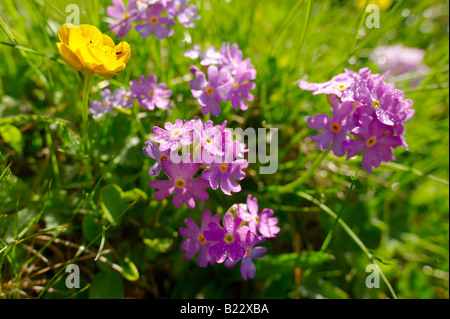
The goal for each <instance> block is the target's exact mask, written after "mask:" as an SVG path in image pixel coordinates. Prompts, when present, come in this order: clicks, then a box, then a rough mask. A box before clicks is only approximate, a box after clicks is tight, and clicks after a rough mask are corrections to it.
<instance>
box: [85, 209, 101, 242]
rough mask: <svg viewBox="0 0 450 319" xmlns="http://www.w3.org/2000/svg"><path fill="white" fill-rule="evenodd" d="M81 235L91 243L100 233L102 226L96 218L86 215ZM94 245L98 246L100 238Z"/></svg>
mask: <svg viewBox="0 0 450 319" xmlns="http://www.w3.org/2000/svg"><path fill="white" fill-rule="evenodd" d="M82 228H83V233H84V236H86V238H87V240H89V241H93V240H94V239H95V238H96V237H97V236H98V235H99V234H101V232H102V226H101V225H100V221H99V219H98V218H95V217H93V216H91V215H86V216H85V217H84V219H83V224H82ZM95 243H96V244H100V237H99V238H97V240H96V241H95Z"/></svg>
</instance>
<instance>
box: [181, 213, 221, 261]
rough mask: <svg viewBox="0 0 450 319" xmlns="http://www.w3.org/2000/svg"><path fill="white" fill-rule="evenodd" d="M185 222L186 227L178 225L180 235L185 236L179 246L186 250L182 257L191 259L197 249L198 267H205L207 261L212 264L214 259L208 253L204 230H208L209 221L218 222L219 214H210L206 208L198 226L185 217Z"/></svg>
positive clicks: (208, 244)
mask: <svg viewBox="0 0 450 319" xmlns="http://www.w3.org/2000/svg"><path fill="white" fill-rule="evenodd" d="M185 223H186V226H187V227H180V229H179V233H180V236H181V237H184V238H187V240H185V241H183V242H182V243H181V246H180V249H181V250H184V251H185V252H186V253H185V254H184V255H183V258H184V259H186V260H187V259H191V258H192V257H194V256H195V254H196V253H197V252H198V251H199V254H198V257H197V263H198V265H199V266H200V267H202V268H206V266H208V263H210V264H211V265H214V264H215V262H216V260H215V258H214V257H213V256H210V255H209V253H208V250H209V247H211V243H210V242H208V241H207V240H206V238H205V235H204V232H205V231H207V230H210V229H209V226H208V225H209V224H210V223H215V224H218V223H220V216H219V215H214V216H211V211H210V210H209V209H207V210H205V212H204V213H203V215H202V221H201V227H200V228H199V227H198V226H197V224H196V223H195V221H193V220H192V219H191V218H186V220H185Z"/></svg>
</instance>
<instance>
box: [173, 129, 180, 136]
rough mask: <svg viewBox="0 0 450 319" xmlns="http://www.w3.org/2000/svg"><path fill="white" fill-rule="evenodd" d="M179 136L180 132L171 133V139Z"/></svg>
mask: <svg viewBox="0 0 450 319" xmlns="http://www.w3.org/2000/svg"><path fill="white" fill-rule="evenodd" d="M180 134H181V132H180V130H175V131H173V132H172V137H177V136H178V135H180Z"/></svg>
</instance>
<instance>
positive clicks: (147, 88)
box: [130, 75, 172, 111]
mask: <svg viewBox="0 0 450 319" xmlns="http://www.w3.org/2000/svg"><path fill="white" fill-rule="evenodd" d="M157 82H158V79H157V77H156V76H154V75H150V76H149V77H148V78H146V77H145V76H143V75H142V76H141V77H140V78H139V82H137V81H136V80H133V81H132V82H131V83H132V84H131V88H130V90H131V92H133V94H135V95H136V96H137V97H138V101H139V104H140V105H141V106H143V107H145V108H146V109H147V110H149V111H153V110H154V109H155V106H156V107H157V108H159V109H161V110H166V109H167V108H168V107H169V106H171V105H172V101H170V100H168V99H169V98H170V97H171V96H172V91H171V90H167V85H166V84H165V83H159V84H158V83H157Z"/></svg>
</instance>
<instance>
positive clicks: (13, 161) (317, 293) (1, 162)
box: [0, 0, 449, 298]
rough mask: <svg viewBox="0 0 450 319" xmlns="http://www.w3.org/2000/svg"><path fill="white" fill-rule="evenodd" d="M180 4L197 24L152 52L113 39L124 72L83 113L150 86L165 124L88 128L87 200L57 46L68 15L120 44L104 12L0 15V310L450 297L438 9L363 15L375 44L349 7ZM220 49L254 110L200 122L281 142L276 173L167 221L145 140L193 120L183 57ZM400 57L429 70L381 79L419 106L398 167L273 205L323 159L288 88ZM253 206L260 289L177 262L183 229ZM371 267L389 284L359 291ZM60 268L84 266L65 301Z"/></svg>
mask: <svg viewBox="0 0 450 319" xmlns="http://www.w3.org/2000/svg"><path fill="white" fill-rule="evenodd" d="M192 2H193V3H195V4H197V5H198V6H199V14H200V16H201V19H200V20H199V21H196V28H194V29H185V28H183V26H181V25H179V24H177V26H176V27H175V28H174V30H175V34H174V35H173V36H172V37H170V38H166V39H164V40H163V41H159V40H157V39H156V38H154V37H150V38H147V39H143V38H141V37H140V36H139V34H138V33H136V32H135V31H134V30H132V31H131V32H130V33H129V34H128V35H127V36H126V37H125V38H124V40H125V41H127V42H128V43H130V45H131V47H132V56H131V59H130V61H129V63H128V65H127V68H126V69H125V70H124V71H122V72H120V74H119V75H118V76H116V77H114V78H112V79H111V80H109V81H105V80H104V79H102V78H100V77H95V78H94V82H93V83H94V87H93V90H92V92H91V100H92V99H99V98H100V96H99V93H100V91H101V89H103V88H105V87H110V88H111V90H114V89H116V88H118V87H119V86H121V85H124V86H125V87H128V83H129V81H130V80H132V79H138V78H139V76H140V75H149V74H155V75H156V76H157V77H158V79H159V80H160V81H163V82H166V83H168V86H169V88H170V89H171V90H173V96H172V100H173V101H174V107H173V108H171V110H169V111H167V112H166V111H161V110H156V111H153V112H148V111H145V110H144V109H139V108H138V107H137V105H136V106H135V107H134V109H133V112H129V113H126V112H119V113H117V114H114V115H111V116H106V117H105V118H103V119H102V120H99V121H94V120H92V119H90V124H89V125H90V126H89V132H90V133H89V134H90V136H91V137H92V138H93V149H92V154H91V155H92V165H93V174H94V179H95V184H94V185H89V184H86V182H85V181H86V177H85V171H84V166H83V165H82V160H81V158H80V155H79V150H80V137H79V135H80V132H81V114H82V113H81V107H82V105H81V96H82V77H81V76H80V74H78V73H77V72H74V71H73V70H71V69H70V68H69V67H68V66H67V65H66V64H65V63H64V61H63V60H62V59H61V58H60V56H59V54H58V52H57V47H56V42H58V38H57V35H56V32H57V30H58V28H59V27H60V25H61V24H63V23H65V20H66V16H67V15H68V14H69V13H66V12H65V8H66V5H67V4H72V3H73V4H77V5H79V6H80V8H81V21H80V22H81V23H89V24H92V25H95V26H97V27H98V28H99V29H100V30H102V31H103V32H104V33H106V34H108V35H110V36H112V37H113V39H114V40H115V41H116V42H117V41H119V39H115V38H114V36H113V34H112V33H111V32H110V31H109V29H108V20H107V16H106V7H107V6H108V5H111V1H108V0H95V1H87V0H86V1H84V0H83V1H75V0H70V1H69V0H67V1H56V0H54V1H46V0H2V1H1V3H0V16H1V18H2V20H3V22H2V29H4V30H6V29H8V30H9V32H10V35H9V36H7V35H6V33H5V32H3V31H0V276H1V280H0V283H1V286H0V297H1V298H36V297H39V298H123V297H126V298H386V297H388V298H391V297H393V294H392V292H391V291H390V289H389V287H388V285H387V283H386V281H387V282H389V283H390V285H391V287H392V290H393V291H394V292H395V294H396V295H397V297H399V298H449V292H448V291H449V290H448V288H449V223H448V209H449V184H448V174H449V126H448V125H449V118H448V116H449V109H448V106H449V95H448V80H449V78H448V74H449V49H448V45H449V19H448V12H449V2H448V1H432V0H426V1H418V0H411V1H393V2H390V1H376V2H377V3H379V4H382V5H383V9H385V10H382V11H381V25H380V26H381V27H380V28H379V29H367V28H365V27H364V25H363V22H364V16H363V13H364V9H363V8H361V7H360V6H357V4H356V3H355V2H353V1H337V0H321V1H308V0H304V1H300V0H299V1H295V0H287V1H271V0H246V1H240V0H227V1H225V0H199V1H192ZM357 2H361V1H357ZM384 7H385V8H384ZM361 26H362V28H361ZM222 42H230V43H238V44H239V47H240V48H241V49H242V50H243V52H244V56H245V57H248V58H251V60H252V63H253V64H254V66H255V68H256V69H257V72H258V75H257V80H256V89H255V90H254V91H253V93H254V95H255V97H256V98H255V101H254V102H252V103H251V104H250V107H249V110H247V111H245V112H243V111H238V112H236V111H234V110H233V109H232V107H231V105H230V103H227V104H223V105H222V113H221V114H220V116H218V117H217V118H212V119H213V121H214V123H217V124H218V123H220V122H222V121H224V120H227V121H228V127H231V128H238V127H240V128H243V129H245V128H247V127H254V128H258V127H267V128H269V127H274V128H278V129H279V145H280V151H279V169H278V171H277V173H276V174H274V175H260V174H259V164H252V165H250V167H249V169H248V170H247V177H246V178H245V180H244V181H242V182H241V185H242V187H243V190H242V192H240V193H239V194H235V195H233V196H231V197H229V196H225V195H223V194H222V193H221V192H220V191H212V190H210V191H209V193H210V199H209V200H208V201H206V202H201V203H198V205H197V206H196V208H195V209H194V210H192V211H191V210H189V209H187V208H186V206H183V207H182V208H181V209H175V208H174V207H173V205H172V203H171V197H169V200H168V201H167V200H164V201H157V200H154V198H153V195H154V190H153V189H150V188H149V187H148V183H149V182H150V181H151V180H153V179H151V178H149V176H148V174H147V172H148V169H149V167H150V166H151V165H152V161H151V160H150V159H148V158H147V157H146V156H144V155H143V154H142V152H141V149H142V147H143V146H144V142H145V141H146V140H148V139H149V136H150V135H149V134H150V133H151V128H152V127H153V126H155V125H158V126H162V125H163V124H164V123H165V122H166V121H170V122H173V121H175V119H178V118H181V119H186V120H187V119H191V118H193V117H196V116H199V115H201V114H200V106H199V105H198V104H197V102H196V101H195V100H194V99H193V97H192V94H191V92H190V89H189V66H190V65H191V64H192V63H193V61H192V60H190V59H188V58H186V57H184V56H183V54H182V52H184V51H186V50H187V49H188V48H190V47H191V46H192V45H194V44H198V45H200V46H202V47H203V48H206V47H207V46H208V45H214V46H216V48H219V47H220V46H221V44H222ZM397 43H401V44H403V45H405V46H408V47H417V48H422V49H424V50H426V57H425V60H424V64H426V65H428V66H429V68H430V70H429V73H428V74H427V75H426V76H425V78H424V80H423V81H422V82H421V83H420V84H419V85H416V86H414V85H413V84H412V83H411V82H412V81H411V80H412V78H411V77H408V76H406V77H401V78H395V79H389V80H388V81H394V80H395V84H396V86H397V88H399V89H402V90H404V92H405V95H406V97H407V98H410V99H412V100H413V101H414V105H413V108H414V109H415V110H416V114H415V115H414V117H413V118H412V119H410V120H409V121H408V122H407V124H406V140H407V143H408V144H409V148H410V150H409V151H406V150H404V149H403V148H399V149H396V150H395V153H394V154H395V156H396V158H397V160H396V161H395V162H393V163H389V164H386V165H382V166H381V167H380V168H378V169H375V170H374V172H373V173H371V174H369V173H367V172H365V171H364V170H363V169H362V168H361V166H360V157H359V158H358V159H352V160H350V161H348V162H345V161H344V159H340V158H337V157H334V156H332V155H329V156H328V157H327V158H326V159H325V161H324V162H323V163H322V164H321V166H320V167H319V168H318V169H316V170H315V171H314V172H313V173H314V174H313V175H312V176H311V177H310V178H308V179H307V180H306V181H305V183H303V184H302V185H299V186H298V187H297V188H296V189H291V190H290V191H288V192H284V193H281V192H280V191H279V189H280V187H281V186H283V185H286V184H287V183H289V182H292V181H293V180H295V179H297V178H298V177H299V176H301V175H302V174H303V173H305V172H306V171H307V169H308V168H309V167H311V165H312V163H313V161H314V160H315V158H317V156H319V155H320V154H321V153H320V151H319V150H316V149H314V145H313V144H312V143H311V142H310V140H309V139H308V138H307V137H308V136H310V135H314V134H316V133H315V132H313V131H311V130H310V129H309V128H308V127H307V125H306V119H307V118H308V117H309V116H312V115H314V114H317V113H325V112H329V111H328V110H329V104H328V102H327V99H326V97H325V96H323V95H318V96H313V95H312V94H311V93H310V92H306V91H303V90H301V89H299V88H298V82H299V80H300V79H308V80H309V81H312V82H323V81H327V80H329V79H330V78H331V77H333V76H335V75H337V74H339V73H342V72H343V71H344V68H349V69H352V70H358V69H360V68H362V67H366V66H369V67H371V69H372V70H373V72H378V69H377V67H376V66H375V65H373V64H372V63H371V62H370V61H369V60H368V56H369V55H370V53H371V52H372V50H373V49H374V48H375V47H376V46H378V45H387V44H397ZM355 170H358V175H359V183H360V185H359V186H358V188H357V189H356V190H354V191H353V192H352V193H351V195H350V197H349V200H348V203H347V204H346V206H345V209H344V211H343V214H342V220H343V221H344V222H345V224H346V225H347V228H343V227H341V226H342V225H340V226H338V227H337V228H336V230H335V232H334V236H333V239H332V241H331V245H330V247H329V248H328V249H327V251H326V254H319V253H318V252H317V251H318V250H319V249H320V247H321V245H322V243H323V241H324V239H325V236H326V234H327V233H328V231H329V229H330V228H331V227H332V225H333V222H334V218H333V217H332V214H333V213H334V214H337V213H338V212H339V211H340V209H341V207H343V205H344V201H345V198H346V195H347V193H348V191H349V187H350V180H349V176H350V175H351V174H352V173H353V172H354V171H355ZM248 194H252V195H253V196H256V197H257V198H258V199H259V204H260V205H259V207H260V208H265V207H268V208H272V209H273V210H274V211H275V216H276V217H278V219H279V226H280V227H281V232H280V233H279V235H278V237H277V238H276V239H272V240H266V242H265V243H264V245H265V246H266V247H267V249H268V252H267V257H266V258H264V259H263V260H258V261H257V262H256V267H257V273H256V278H255V279H253V280H248V281H243V280H242V278H241V275H240V272H239V266H237V267H234V268H232V269H227V268H225V267H224V266H223V265H215V266H213V267H208V268H206V269H201V268H199V267H198V266H197V264H196V258H193V259H192V260H188V261H185V260H183V258H182V254H183V252H182V251H180V249H179V245H180V243H181V242H182V238H180V237H179V235H178V232H177V231H178V228H179V227H181V226H183V225H184V219H185V218H187V217H191V218H194V219H195V220H197V221H199V219H200V216H201V214H202V212H203V211H204V210H205V209H211V210H212V212H213V213H214V212H216V213H219V214H222V215H223V214H224V213H225V212H226V211H227V209H228V208H229V207H230V206H231V205H233V204H234V203H244V202H245V199H246V197H247V195H248ZM124 212H125V213H124ZM122 213H124V214H123V216H122V217H121V218H120V219H119V221H118V222H116V223H115V224H114V225H111V224H110V222H111V221H112V220H113V219H114V218H116V217H118V216H120V214H122ZM357 243H358V244H357ZM86 246H88V250H86V251H84V253H83V254H79V256H78V255H77V253H80V249H83V248H84V247H86ZM80 247H81V248H80ZM100 248H101V249H102V251H103V254H102V257H101V258H100V259H98V260H97V261H94V258H95V256H96V254H97V252H98V251H99V249H100ZM75 257H78V258H77V259H74V258H75ZM369 257H371V258H369ZM375 260H376V262H377V264H378V265H379V267H380V268H381V270H382V271H383V274H384V276H385V278H386V281H384V280H381V282H380V288H379V289H376V288H374V289H369V288H367V287H366V284H365V282H366V278H367V276H368V275H369V273H367V272H366V267H367V266H368V265H369V264H372V263H373V262H374V261H375ZM68 262H72V263H76V264H77V265H79V266H80V275H81V288H80V289H68V288H66V285H65V279H66V276H67V274H66V273H65V271H64V266H65V265H66V264H67V263H68Z"/></svg>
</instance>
